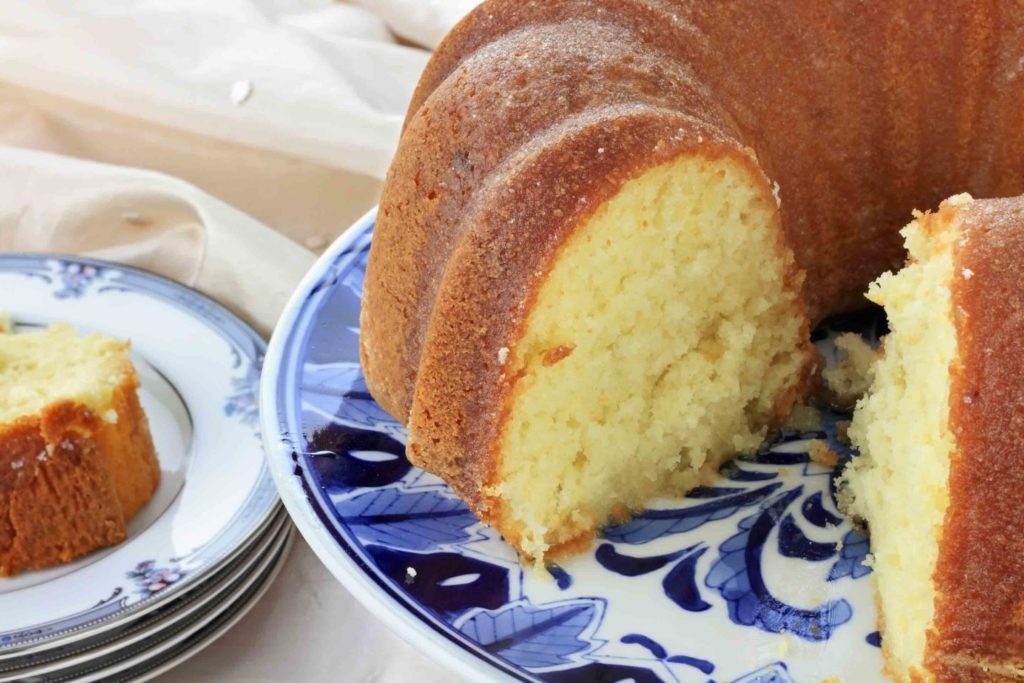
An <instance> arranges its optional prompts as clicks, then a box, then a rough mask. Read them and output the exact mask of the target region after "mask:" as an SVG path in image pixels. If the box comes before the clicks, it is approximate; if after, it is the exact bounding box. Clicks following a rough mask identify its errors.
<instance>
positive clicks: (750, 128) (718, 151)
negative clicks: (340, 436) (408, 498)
mask: <svg viewBox="0 0 1024 683" xmlns="http://www.w3.org/2000/svg"><path fill="white" fill-rule="evenodd" d="M1022 64H1024V11H1019V9H1018V8H1017V7H1016V5H1012V4H1011V3H1000V2H994V3H974V2H967V1H966V0H963V1H958V2H949V3H934V2H929V1H927V0H886V1H885V2H882V1H881V0H874V1H872V0H866V1H864V2H828V1H824V2H812V1H809V0H796V1H794V0H785V1H783V0H767V1H764V2H738V1H723V2H696V1H694V0H489V1H488V2H485V3H484V4H482V5H481V6H480V7H478V8H477V9H476V10H475V11H473V12H472V13H471V14H470V15H469V16H468V17H467V18H466V19H465V20H464V21H463V22H462V23H460V24H459V25H458V26H457V27H456V28H455V29H454V30H453V31H452V33H451V34H450V35H449V36H448V37H447V39H446V40H445V41H444V43H443V44H442V45H441V46H440V48H439V49H438V51H437V52H436V53H435V55H434V57H433V59H432V60H431V62H430V64H429V65H428V67H427V69H426V71H425V73H424V74H423V76H422V79H421V81H420V84H419V86H418V88H417V90H416V93H415V95H414V97H413V100H412V103H411V106H410V109H409V114H408V117H407V120H406V125H405V128H404V131H403V134H402V138H401V141H400V144H399V148H398V151H397V154H396V157H395V159H394V161H393V163H392V166H391V168H390V171H389V174H388V178H387V181H386V183H385V186H384V190H383V195H382V199H381V203H380V210H379V213H378V217H377V225H376V229H375V234H374V239H373V244H372V247H371V252H370V259H369V265H368V270H367V274H366V283H365V290H364V305H363V309H362V320H361V329H362V336H361V356H362V363H363V367H364V370H365V373H366V378H367V381H368V384H369V387H370V389H371V391H372V393H373V395H374V397H375V398H376V399H377V400H378V402H379V403H380V404H381V405H382V406H383V407H384V408H385V409H386V410H387V411H388V412H390V413H391V414H392V415H393V416H395V417H396V418H397V419H399V420H401V421H403V422H406V423H407V424H408V426H409V443H408V454H409V457H410V459H411V460H412V461H413V462H414V463H416V464H417V465H420V466H422V467H424V468H425V469H427V470H429V471H431V472H434V473H436V474H438V475H440V476H441V477H443V478H444V479H445V480H447V481H448V483H449V484H450V485H451V486H452V488H453V489H454V490H455V491H456V492H457V493H458V494H459V495H460V496H461V497H462V498H464V499H465V500H466V501H467V502H468V504H469V505H470V506H471V508H472V509H473V510H474V511H475V512H476V514H477V515H479V516H480V517H481V518H482V519H484V520H486V521H488V522H490V523H491V524H493V525H494V526H495V527H496V528H497V529H498V530H499V531H500V532H501V533H502V534H503V535H504V536H505V538H506V539H507V540H509V541H510V542H511V543H512V544H514V545H515V546H516V547H517V548H518V549H519V550H520V551H521V552H523V553H524V554H526V555H528V556H532V557H534V558H538V557H542V556H545V555H551V554H553V553H555V552H557V551H559V550H561V549H571V548H575V547H578V546H579V545H580V544H582V543H585V542H587V540H588V539H589V538H590V537H591V536H592V535H593V533H594V531H595V529H596V528H598V527H599V526H600V525H601V524H603V523H605V522H606V521H607V520H608V519H609V518H612V517H616V516H619V515H622V514H627V513H628V512H629V511H630V510H631V509H634V508H636V507H639V506H641V505H642V504H643V502H644V501H645V500H646V499H648V498H649V497H651V496H653V495H656V494H658V493H662V492H667V491H672V492H676V493H679V492H681V491H683V490H684V489H685V488H687V487H689V486H693V485H695V484H697V483H698V482H699V481H701V480H702V479H704V478H706V477H708V476H710V474H711V473H713V472H714V470H715V468H716V466H717V465H718V464H719V463H720V462H721V461H722V460H723V459H725V458H728V457H730V456H732V455H733V454H734V453H736V452H737V451H744V450H750V449H752V448H754V447H756V445H757V444H758V442H759V441H760V439H761V438H762V436H763V435H764V433H765V430H766V429H768V428H770V427H771V426H772V425H773V424H776V423H777V422H778V421H779V420H780V419H782V418H783V416H784V415H785V414H786V413H787V412H788V410H789V408H790V406H791V405H792V404H793V402H794V401H795V400H796V399H797V397H799V396H800V395H801V393H802V392H803V390H804V389H803V388H804V386H805V385H807V384H809V382H807V378H808V376H809V374H810V373H811V370H812V366H813V364H814V362H815V361H814V355H813V353H812V351H811V347H810V346H809V344H808V341H807V340H808V334H809V333H808V331H809V330H810V329H811V327H812V326H813V325H815V324H816V323H817V322H818V321H820V320H821V319H822V318H823V317H824V316H826V315H828V314H831V313H835V312H839V311H843V310H847V309H851V308H855V307H859V306H861V305H862V302H863V298H862V297H863V292H864V290H865V288H866V286H867V284H868V283H869V282H870V281H871V280H872V279H873V278H875V277H876V276H878V275H879V274H880V273H882V272H883V271H885V270H886V269H890V268H894V267H898V266H899V265H900V263H901V262H902V259H903V251H902V245H901V243H900V239H899V234H898V229H899V227H900V226H901V225H902V224H903V222H904V220H905V216H906V215H907V214H908V212H909V211H910V209H912V208H913V207H915V206H934V205H935V204H937V203H938V201H940V200H941V199H942V198H943V197H945V196H948V195H949V194H952V193H954V192H960V191H970V192H972V193H974V194H976V195H978V196H992V195H1008V194H1018V193H1020V192H1022V191H1024V120H1022V119H1021V116H1020V112H1021V111H1024V66H1022Z"/></svg>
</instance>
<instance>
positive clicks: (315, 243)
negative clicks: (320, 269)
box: [302, 233, 327, 251]
mask: <svg viewBox="0 0 1024 683" xmlns="http://www.w3.org/2000/svg"><path fill="white" fill-rule="evenodd" d="M302 242H303V244H305V245H306V247H307V248H309V249H312V250H313V251H318V250H320V249H323V248H324V247H326V246H327V238H326V237H324V236H323V235H321V234H319V233H316V234H313V235H310V236H309V237H307V238H306V239H304V240H303V241H302Z"/></svg>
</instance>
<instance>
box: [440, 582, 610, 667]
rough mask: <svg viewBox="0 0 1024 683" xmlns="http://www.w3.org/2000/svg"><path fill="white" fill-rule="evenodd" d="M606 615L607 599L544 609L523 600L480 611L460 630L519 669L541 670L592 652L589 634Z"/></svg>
mask: <svg viewBox="0 0 1024 683" xmlns="http://www.w3.org/2000/svg"><path fill="white" fill-rule="evenodd" d="M603 612H604V601H603V600H595V599H580V600H569V601H565V602H555V603H547V604H546V605H544V606H543V607H534V606H533V605H532V604H530V603H529V601H521V602H516V603H512V604H510V605H506V606H505V607H503V608H502V609H500V610H497V611H485V612H478V613H476V614H474V615H472V616H471V617H470V618H468V619H466V620H465V621H463V622H462V623H461V624H459V625H458V629H459V631H460V632H461V633H462V634H463V635H465V636H466V637H467V638H470V639H471V640H473V641H475V642H477V643H480V645H482V646H483V647H484V649H486V650H487V651H488V652H491V653H493V654H495V655H497V656H499V657H501V658H502V659H505V660H507V661H509V662H510V663H512V664H515V665H516V666H521V667H523V668H526V669H541V668H547V667H552V666H558V665H562V664H567V663H569V662H570V661H572V656H573V655H576V654H579V653H582V652H584V651H586V650H589V649H591V648H592V647H593V643H591V642H589V641H588V640H587V639H586V637H585V634H586V633H587V631H588V630H589V629H590V628H591V626H596V624H597V622H599V621H600V619H601V617H602V615H603Z"/></svg>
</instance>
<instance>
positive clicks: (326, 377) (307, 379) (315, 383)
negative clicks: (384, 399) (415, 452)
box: [302, 362, 395, 429]
mask: <svg viewBox="0 0 1024 683" xmlns="http://www.w3.org/2000/svg"><path fill="white" fill-rule="evenodd" d="M302 392H303V400H304V401H305V402H306V403H308V404H309V406H311V407H313V408H315V409H316V410H318V411H319V412H321V413H323V414H326V415H335V417H336V418H337V419H339V420H342V421H344V422H348V423H351V424H356V425H360V426H363V427H368V428H371V429H372V428H375V427H377V426H378V425H382V424H390V423H394V421H395V420H394V418H392V417H391V416H390V415H388V414H387V413H385V412H384V409H383V408H381V407H380V406H379V405H377V402H376V401H374V400H373V396H371V395H370V390H369V388H368V387H367V386H366V378H365V377H364V376H363V371H362V369H361V368H360V367H359V364H358V363H356V362H335V363H330V364H324V365H316V364H314V363H307V364H306V366H305V369H304V370H303V374H302Z"/></svg>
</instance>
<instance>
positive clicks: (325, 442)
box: [308, 424, 412, 490]
mask: <svg viewBox="0 0 1024 683" xmlns="http://www.w3.org/2000/svg"><path fill="white" fill-rule="evenodd" d="M308 447H309V459H310V462H311V463H312V464H313V468H314V469H315V470H316V473H317V475H318V476H319V480H320V485H321V486H323V487H324V488H327V489H343V490H344V489H351V488H360V487H377V486H387V485H388V484H393V483H394V482H396V481H399V480H400V479H401V478H402V477H404V476H405V475H406V473H408V472H409V470H410V469H412V465H410V464H409V461H408V460H406V459H405V446H404V445H403V444H402V443H401V442H400V441H398V440H397V439H393V438H391V437H390V436H388V435H387V434H381V433H380V432H373V431H369V430H363V429H354V428H351V427H342V426H340V425H335V424H330V425H327V426H325V427H324V428H322V429H319V430H317V431H316V432H315V433H314V434H313V436H312V437H311V438H310V439H309V444H308ZM369 452H377V453H383V454H385V455H386V456H390V457H386V458H383V459H382V458H375V459H367V458H365V457H360V455H359V454H360V453H369Z"/></svg>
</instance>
